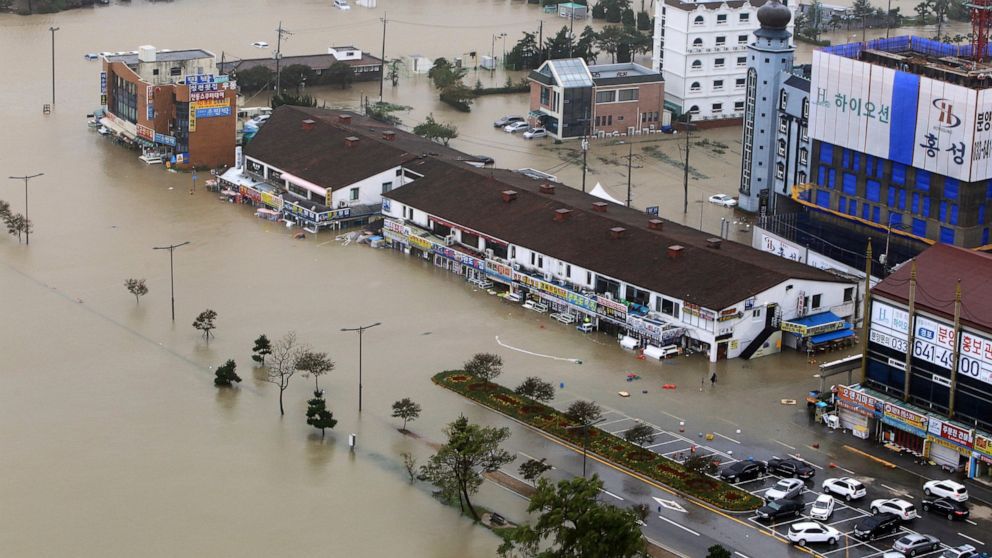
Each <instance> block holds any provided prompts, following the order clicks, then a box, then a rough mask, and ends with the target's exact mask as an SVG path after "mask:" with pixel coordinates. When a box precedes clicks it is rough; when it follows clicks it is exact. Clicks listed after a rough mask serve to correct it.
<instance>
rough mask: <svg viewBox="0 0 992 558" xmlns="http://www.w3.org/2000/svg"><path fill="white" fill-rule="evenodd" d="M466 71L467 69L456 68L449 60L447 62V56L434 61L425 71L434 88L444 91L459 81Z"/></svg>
mask: <svg viewBox="0 0 992 558" xmlns="http://www.w3.org/2000/svg"><path fill="white" fill-rule="evenodd" d="M467 73H468V70H467V69H465V68H456V67H455V66H454V65H453V64H452V63H451V62H448V59H447V58H443V57H442V58H438V59H437V60H435V61H434V65H433V66H432V67H431V69H430V70H429V71H428V72H427V77H428V78H430V80H431V83H433V84H434V88H435V89H437V90H438V91H444V90H445V89H447V88H449V87H451V86H453V85H455V84H458V83H461V81H462V78H463V77H465V74H467Z"/></svg>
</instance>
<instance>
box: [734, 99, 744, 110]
mask: <svg viewBox="0 0 992 558" xmlns="http://www.w3.org/2000/svg"><path fill="white" fill-rule="evenodd" d="M742 110H744V101H736V102H734V111H735V112H741V111H742Z"/></svg>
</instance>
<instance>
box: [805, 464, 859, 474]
mask: <svg viewBox="0 0 992 558" xmlns="http://www.w3.org/2000/svg"><path fill="white" fill-rule="evenodd" d="M810 465H812V463H810ZM837 468H838V469H840V470H841V471H844V472H845V473H847V474H848V475H856V474H857V473H855V472H854V471H852V470H850V469H845V468H843V467H841V466H840V465H837Z"/></svg>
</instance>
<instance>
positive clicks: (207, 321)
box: [193, 308, 217, 343]
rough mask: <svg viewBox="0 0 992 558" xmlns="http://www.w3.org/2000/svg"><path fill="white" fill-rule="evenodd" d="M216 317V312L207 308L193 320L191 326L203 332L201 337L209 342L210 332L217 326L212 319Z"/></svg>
mask: <svg viewBox="0 0 992 558" xmlns="http://www.w3.org/2000/svg"><path fill="white" fill-rule="evenodd" d="M216 319H217V312H214V311H213V310H211V309H209V308H207V309H206V310H204V311H203V312H200V314H199V315H198V316H197V317H196V319H195V320H193V327H195V328H196V329H198V330H200V331H202V332H203V338H204V339H206V340H207V342H208V343H209V342H210V332H211V331H212V330H214V329H216V328H217V326H216V325H215V324H214V320H216Z"/></svg>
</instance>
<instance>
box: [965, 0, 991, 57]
mask: <svg viewBox="0 0 992 558" xmlns="http://www.w3.org/2000/svg"><path fill="white" fill-rule="evenodd" d="M968 7H969V8H970V9H971V56H972V57H973V58H974V59H975V62H984V61H985V59H986V56H985V48H986V47H987V46H988V44H989V29H990V28H992V0H972V2H971V3H970V4H968Z"/></svg>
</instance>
